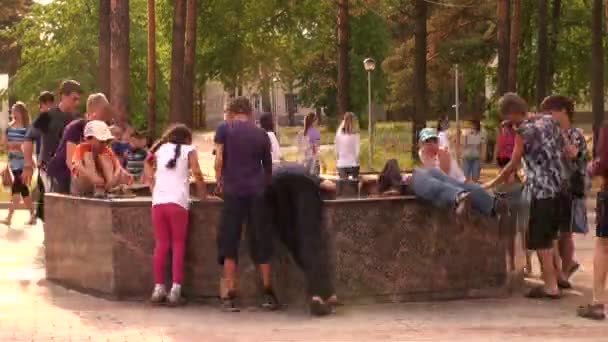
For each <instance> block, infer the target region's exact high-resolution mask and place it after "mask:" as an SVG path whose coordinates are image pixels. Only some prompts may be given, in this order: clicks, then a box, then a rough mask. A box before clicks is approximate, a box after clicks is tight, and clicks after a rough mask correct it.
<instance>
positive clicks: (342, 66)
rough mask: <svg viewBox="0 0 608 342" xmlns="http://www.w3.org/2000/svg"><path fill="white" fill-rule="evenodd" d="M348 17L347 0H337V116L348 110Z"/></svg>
mask: <svg viewBox="0 0 608 342" xmlns="http://www.w3.org/2000/svg"><path fill="white" fill-rule="evenodd" d="M348 19H349V13H348V0H338V113H337V114H338V117H340V116H341V115H343V114H344V113H345V112H348V107H349V98H348V88H349V82H350V72H349V63H348V50H349V44H348V40H349V32H348V31H349V26H348Z"/></svg>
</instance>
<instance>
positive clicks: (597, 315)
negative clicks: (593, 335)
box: [576, 304, 606, 321]
mask: <svg viewBox="0 0 608 342" xmlns="http://www.w3.org/2000/svg"><path fill="white" fill-rule="evenodd" d="M576 314H577V315H578V316H579V317H583V318H589V319H593V320H596V321H602V320H604V319H606V312H605V311H604V304H587V305H584V306H579V307H578V309H577V310H576Z"/></svg>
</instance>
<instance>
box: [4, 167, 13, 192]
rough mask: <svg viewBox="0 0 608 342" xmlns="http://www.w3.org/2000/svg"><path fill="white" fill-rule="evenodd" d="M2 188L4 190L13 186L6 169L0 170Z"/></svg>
mask: <svg viewBox="0 0 608 342" xmlns="http://www.w3.org/2000/svg"><path fill="white" fill-rule="evenodd" d="M2 186H4V187H5V188H10V187H12V186H13V174H12V173H11V170H10V169H9V168H8V167H7V168H5V169H4V170H2Z"/></svg>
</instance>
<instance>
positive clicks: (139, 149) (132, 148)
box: [126, 132, 148, 182]
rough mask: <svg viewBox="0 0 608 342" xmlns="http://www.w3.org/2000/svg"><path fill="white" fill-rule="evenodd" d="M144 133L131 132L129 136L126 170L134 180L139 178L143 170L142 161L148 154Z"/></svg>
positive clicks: (137, 180)
mask: <svg viewBox="0 0 608 342" xmlns="http://www.w3.org/2000/svg"><path fill="white" fill-rule="evenodd" d="M147 143H148V141H147V139H146V135H145V134H144V133H142V132H133V133H131V137H130V138H129V150H128V151H127V155H126V161H127V165H126V168H127V171H128V172H129V173H130V174H131V175H132V176H133V178H134V179H135V181H136V182H139V181H140V180H141V177H142V175H143V172H144V162H145V161H146V157H147V156H148V151H147V150H146V144H147Z"/></svg>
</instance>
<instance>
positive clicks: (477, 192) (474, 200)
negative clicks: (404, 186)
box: [411, 168, 495, 216]
mask: <svg viewBox="0 0 608 342" xmlns="http://www.w3.org/2000/svg"><path fill="white" fill-rule="evenodd" d="M411 188H412V191H413V192H414V194H415V195H416V196H417V197H419V198H422V199H424V200H427V201H429V202H431V203H432V204H433V205H435V206H436V207H440V208H454V206H455V204H456V198H457V197H458V195H459V194H461V193H463V192H469V193H470V195H469V196H470V200H471V206H472V207H473V209H474V210H475V211H477V212H479V213H480V214H482V215H485V216H492V215H493V214H494V201H495V199H494V196H492V195H490V193H488V192H487V191H486V190H484V189H483V188H482V187H481V186H479V185H477V184H465V183H462V182H459V181H457V180H455V179H453V178H451V177H449V176H448V175H446V174H445V173H443V171H441V170H439V169H423V168H418V169H415V170H414V174H413V176H412V182H411Z"/></svg>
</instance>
